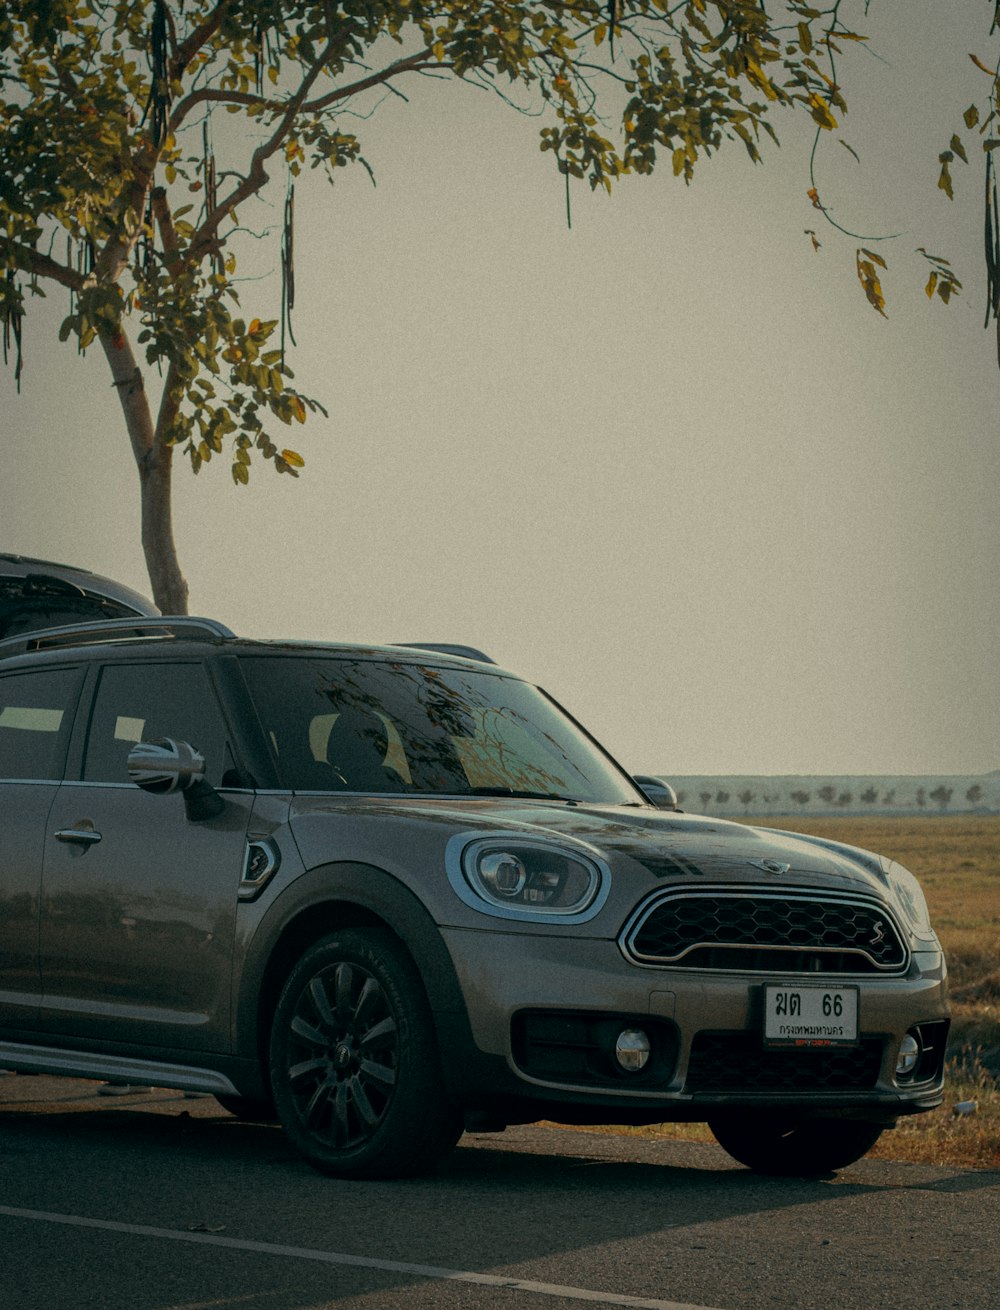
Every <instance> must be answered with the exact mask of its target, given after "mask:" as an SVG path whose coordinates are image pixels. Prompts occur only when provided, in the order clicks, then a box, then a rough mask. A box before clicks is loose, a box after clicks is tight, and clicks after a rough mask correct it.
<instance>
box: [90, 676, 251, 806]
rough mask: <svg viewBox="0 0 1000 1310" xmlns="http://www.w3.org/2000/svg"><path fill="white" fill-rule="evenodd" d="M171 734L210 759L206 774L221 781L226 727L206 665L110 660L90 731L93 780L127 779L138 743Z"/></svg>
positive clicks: (213, 781)
mask: <svg viewBox="0 0 1000 1310" xmlns="http://www.w3.org/2000/svg"><path fill="white" fill-rule="evenodd" d="M157 737H172V738H173V739H174V740H175V741H178V740H179V741H186V742H188V743H189V744H190V745H191V746H193V747H194V748H195V750H197V751H200V752H201V754H202V755H204V757H205V765H206V772H205V776H206V778H207V779H208V781H209V782H211V783H212V784H213V785H214V786H219V785H221V782H222V777H223V773H224V772H225V770H226V767H227V741H226V727H225V721H224V719H223V717H222V713H221V711H220V710H219V706H218V704H217V702H216V698H215V692H214V690H213V688H212V684H211V682H210V680H209V677H208V674H207V673H206V672H205V670H204V668H203V667H202V665H201V664H152V663H143V664H109V665H108V666H107V667H106V668H104V669H103V670H102V672H101V681H100V684H99V685H98V689H97V697H96V699H95V701H94V713H93V716H92V718H91V721H90V731H89V732H88V734H87V754H86V759H85V762H84V770H83V776H84V779H85V780H86V781H88V782H128V780H129V777H128V767H127V765H126V760H127V758H128V753H129V751H130V750H131V749H132V747H133V746H134V745H135V744H136V742H139V741H152V740H154V739H155V738H157Z"/></svg>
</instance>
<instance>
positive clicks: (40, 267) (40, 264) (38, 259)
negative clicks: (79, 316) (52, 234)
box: [8, 241, 86, 291]
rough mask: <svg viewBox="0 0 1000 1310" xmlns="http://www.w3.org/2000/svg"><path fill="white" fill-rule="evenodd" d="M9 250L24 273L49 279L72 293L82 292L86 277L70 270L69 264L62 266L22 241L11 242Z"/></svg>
mask: <svg viewBox="0 0 1000 1310" xmlns="http://www.w3.org/2000/svg"><path fill="white" fill-rule="evenodd" d="M8 249H9V250H11V251H13V254H14V262H15V265H16V267H17V268H19V269H21V270H22V271H23V272H25V273H31V274H33V275H34V276H35V277H44V278H48V279H49V280H50V281H52V282H58V283H59V285H60V286H63V287H68V288H69V289H70V290H71V291H80V290H81V288H82V287H83V284H84V282H85V280H86V275H85V274H83V273H80V272H78V271H77V270H76V269H75V268H70V267H69V266H68V265H67V264H60V263H59V261H58V260H57V259H53V258H52V256H51V255H45V254H43V253H42V252H41V251H40V250H34V249H33V248H32V247H31V246H26V245H23V244H22V243H21V242H20V241H14V242H11V243H10V245H9V246H8Z"/></svg>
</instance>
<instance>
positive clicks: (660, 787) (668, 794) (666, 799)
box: [632, 774, 678, 810]
mask: <svg viewBox="0 0 1000 1310" xmlns="http://www.w3.org/2000/svg"><path fill="white" fill-rule="evenodd" d="M632 781H633V782H634V783H635V785H636V786H637V787H638V788H639V790H640V791H641V792H642V794H643V795H644V796H645V797H646V799H647V800H648V801H651V802H652V804H653V805H655V806H656V808H657V809H658V810H676V809H678V805H677V793H676V792H675V791H674V789H673V787H671V785H670V783H669V782H664V781H663V779H662V778H654V777H652V776H651V775H649V774H637V775H636V776H635V777H634V778H633V779H632Z"/></svg>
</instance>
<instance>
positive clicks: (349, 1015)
mask: <svg viewBox="0 0 1000 1310" xmlns="http://www.w3.org/2000/svg"><path fill="white" fill-rule="evenodd" d="M270 1075H271V1087H272V1089H273V1092H274V1100H275V1105H276V1106H277V1110H278V1115H279V1117H280V1119H281V1123H282V1125H283V1127H284V1129H285V1131H286V1132H287V1133H288V1136H289V1137H290V1138H291V1140H292V1141H293V1142H294V1144H295V1145H296V1146H297V1147H298V1149H299V1150H300V1151H301V1152H302V1154H303V1155H304V1156H305V1157H306V1159H307V1160H308V1161H309V1163H310V1164H312V1165H313V1166H314V1167H315V1168H316V1169H319V1170H320V1171H321V1172H323V1173H327V1174H332V1175H335V1176H336V1177H340V1178H390V1177H402V1176H407V1175H412V1174H417V1173H422V1172H423V1171H425V1170H426V1169H429V1168H430V1167H431V1166H432V1165H433V1164H434V1163H436V1161H437V1160H438V1159H439V1157H440V1156H441V1155H443V1154H444V1152H445V1151H447V1150H448V1149H449V1148H450V1147H452V1146H454V1144H455V1142H456V1141H457V1140H458V1138H459V1137H460V1135H461V1131H462V1119H461V1115H460V1113H459V1111H458V1110H457V1109H456V1108H455V1107H454V1106H453V1105H452V1104H451V1102H450V1101H449V1100H448V1098H447V1096H446V1094H445V1091H444V1085H443V1079H442V1075H441V1068H440V1060H439V1057H438V1051H437V1043H436V1040H435V1035H434V1028H433V1024H432V1021H431V1016H430V1011H429V1009H428V1006H427V1002H426V999H425V997H424V992H423V987H422V984H421V982H420V977H419V975H418V974H417V971H416V969H415V967H414V965H413V963H412V961H411V960H410V958H409V957H408V956H407V955H406V953H405V952H404V951H403V949H402V948H401V947H400V945H399V944H398V942H397V941H396V939H395V938H394V937H392V935H391V934H390V933H388V932H386V931H384V930H382V929H376V928H365V929H360V928H358V929H354V928H351V929H344V930H343V931H342V932H338V933H334V934H333V935H332V936H330V937H326V938H324V939H323V940H322V941H320V942H317V944H316V945H315V946H313V947H312V948H311V949H310V950H309V951H307V952H306V954H305V955H304V956H303V957H302V959H301V960H300V961H299V963H298V964H297V965H296V967H295V968H294V969H293V970H292V972H291V974H290V975H289V978H288V981H287V982H286V983H285V986H284V988H283V989H282V992H281V997H280V999H279V1001H278V1006H277V1009H276V1011H275V1015H274V1024H273V1027H272V1031H271V1049H270Z"/></svg>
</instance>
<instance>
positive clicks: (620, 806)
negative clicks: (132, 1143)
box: [0, 618, 948, 1177]
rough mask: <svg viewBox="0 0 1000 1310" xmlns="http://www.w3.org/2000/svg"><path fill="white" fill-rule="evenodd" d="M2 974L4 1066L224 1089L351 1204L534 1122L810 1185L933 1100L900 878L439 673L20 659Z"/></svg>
mask: <svg viewBox="0 0 1000 1310" xmlns="http://www.w3.org/2000/svg"><path fill="white" fill-rule="evenodd" d="M0 974H2V977H0V1066H3V1067H6V1068H9V1069H14V1070H21V1071H26V1072H34V1073H59V1074H68V1075H74V1076H78V1077H90V1078H99V1079H106V1080H111V1081H114V1080H118V1081H125V1082H128V1083H132V1084H148V1085H152V1086H161V1087H172V1088H183V1089H188V1090H193V1091H201V1092H209V1093H212V1094H214V1095H215V1096H216V1097H217V1098H218V1100H219V1101H220V1102H221V1103H222V1105H223V1106H224V1107H225V1108H226V1109H227V1110H229V1111H231V1112H232V1113H233V1114H236V1115H239V1116H243V1117H246V1118H249V1119H256V1120H272V1119H273V1120H278V1121H280V1123H281V1124H282V1125H283V1127H284V1129H285V1131H286V1132H287V1134H288V1136H289V1137H290V1138H291V1140H292V1141H293V1142H294V1143H295V1145H296V1147H297V1148H298V1149H299V1150H300V1151H301V1153H302V1154H303V1155H304V1156H305V1158H306V1159H307V1160H309V1161H310V1162H311V1163H312V1164H313V1165H315V1166H316V1167H317V1168H318V1169H320V1170H321V1171H324V1172H327V1173H329V1174H333V1175H337V1176H341V1177H379V1176H390V1175H404V1174H412V1173H415V1172H418V1171H420V1170H423V1169H426V1168H428V1167H430V1166H431V1165H432V1164H433V1163H434V1162H435V1161H436V1160H437V1159H438V1158H439V1157H440V1156H441V1155H442V1154H443V1153H444V1152H445V1151H447V1150H448V1149H449V1148H450V1147H451V1146H452V1145H453V1144H454V1143H455V1142H456V1140H457V1139H458V1137H459V1135H460V1134H461V1132H462V1131H463V1127H467V1128H473V1127H474V1128H476V1129H477V1130H479V1131H490V1130H492V1131H500V1130H502V1129H503V1128H504V1127H505V1126H506V1125H508V1124H512V1123H526V1122H531V1121H535V1120H538V1119H549V1120H556V1121H560V1122H563V1123H571V1124H572V1123H576V1124H602V1123H616V1124H648V1123H657V1122H663V1121H667V1120H688V1121H706V1122H707V1123H708V1124H709V1125H710V1127H711V1129H712V1131H713V1132H714V1134H715V1136H716V1137H717V1138H718V1140H719V1142H721V1144H722V1145H723V1146H724V1147H725V1149H726V1150H727V1151H728V1152H729V1153H730V1154H731V1155H732V1156H733V1157H735V1159H737V1160H739V1161H741V1162H743V1163H744V1164H745V1165H748V1166H749V1167H750V1168H752V1169H756V1170H759V1171H763V1172H768V1173H795V1174H809V1173H825V1172H828V1171H830V1170H834V1169H837V1168H839V1167H842V1166H844V1165H847V1164H849V1163H851V1162H852V1161H854V1160H856V1159H858V1158H859V1157H860V1156H861V1155H863V1154H864V1153H865V1151H867V1150H868V1149H869V1148H870V1147H871V1146H872V1144H873V1143H874V1142H875V1140H876V1139H877V1138H878V1136H879V1134H880V1133H881V1132H882V1131H883V1130H884V1129H885V1128H887V1127H891V1126H892V1125H893V1124H894V1123H895V1122H896V1121H897V1120H898V1119H899V1118H900V1116H903V1115H908V1114H912V1113H916V1112H919V1111H922V1110H929V1109H931V1108H932V1107H934V1106H937V1105H938V1104H940V1102H941V1099H942V1069H943V1061H944V1052H945V1039H946V1035H947V1029H948V1007H947V1000H946V993H945V965H944V960H943V958H942V954H941V949H940V946H939V944H938V942H937V939H936V938H935V935H934V932H933V930H932V928H931V924H930V922H929V920H928V915H927V907H926V904H925V901H924V897H923V895H922V894H921V890H920V887H919V886H918V884H917V881H916V879H915V878H914V877H913V876H912V875H911V874H910V873H908V872H907V871H906V869H904V868H901V867H900V866H899V865H898V864H896V863H894V862H892V861H891V860H888V859H884V858H882V857H880V856H878V855H873V854H870V853H868V852H866V851H863V850H857V849H854V848H852V847H847V846H842V845H838V844H837V843H834V842H830V841H824V840H820V839H818V838H812V837H802V836H798V835H794V834H791V833H783V832H777V831H772V830H769V829H763V828H753V827H749V826H745V825H742V824H736V823H730V822H724V821H721V820H718V819H711V818H699V817H697V816H694V815H690V814H682V813H680V812H677V811H668V810H662V809H658V808H656V807H655V806H654V805H652V804H651V803H650V802H649V801H648V800H647V798H646V797H645V796H644V795H643V793H642V792H641V791H639V790H638V788H637V786H636V784H635V783H634V782H633V780H632V779H631V778H630V777H629V776H628V775H627V774H626V773H624V772H623V770H622V769H621V768H619V766H618V765H617V764H616V763H615V762H614V760H613V759H611V758H610V757H609V756H608V755H607V753H606V752H605V751H603V750H602V749H601V747H600V746H599V745H598V744H597V743H596V742H595V741H594V740H593V739H592V738H591V737H589V736H588V735H587V733H586V732H585V731H584V730H583V729H582V728H581V727H580V726H579V725H578V724H577V723H576V722H575V721H574V720H573V719H572V718H570V717H569V715H567V714H566V713H565V712H564V711H563V710H562V709H561V708H560V707H559V706H558V705H557V704H556V703H555V702H554V701H553V700H552V699H551V698H550V697H549V696H547V695H546V694H545V692H543V691H541V690H540V689H539V688H537V687H535V686H532V685H531V684H530V683H527V682H525V681H523V680H521V679H519V678H517V677H515V676H514V675H512V674H510V673H507V672H505V671H504V670H502V669H500V668H498V667H496V666H495V665H492V664H489V663H486V662H484V661H483V660H482V659H474V658H463V657H461V656H458V655H452V654H449V653H447V652H446V650H444V649H441V648H437V649H433V650H432V649H424V650H418V649H414V648H407V647H404V646H386V647H379V648H368V647H364V648H361V647H348V646H336V645H319V644H316V645H311V644H305V643H300V642H296V643H275V642H263V641H247V640H241V639H237V638H235V637H234V636H233V635H232V634H231V633H230V632H228V630H227V629H225V628H224V627H222V625H220V624H218V623H215V622H214V621H211V620H199V619H152V618H150V619H146V618H144V619H141V620H133V619H127V618H121V619H118V620H112V621H105V622H103V623H100V622H95V623H93V624H91V625H89V626H88V625H75V626H72V627H67V628H62V629H59V628H56V629H52V630H51V631H49V632H43V633H36V634H34V635H30V636H20V637H18V638H14V639H9V640H7V641H6V642H3V643H0Z"/></svg>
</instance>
